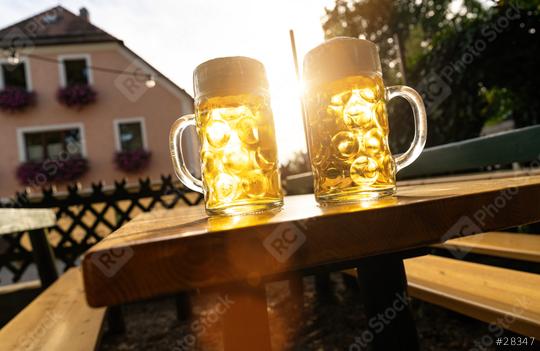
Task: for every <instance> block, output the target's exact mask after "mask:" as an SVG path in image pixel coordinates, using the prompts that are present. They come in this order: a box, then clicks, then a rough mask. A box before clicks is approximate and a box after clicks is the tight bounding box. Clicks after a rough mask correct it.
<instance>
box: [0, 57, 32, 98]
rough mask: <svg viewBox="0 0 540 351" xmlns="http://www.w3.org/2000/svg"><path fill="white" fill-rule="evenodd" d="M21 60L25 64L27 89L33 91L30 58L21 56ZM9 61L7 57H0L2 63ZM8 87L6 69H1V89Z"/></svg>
mask: <svg viewBox="0 0 540 351" xmlns="http://www.w3.org/2000/svg"><path fill="white" fill-rule="evenodd" d="M19 60H20V62H21V63H22V64H24V75H25V77H24V78H25V79H26V91H32V75H31V73H30V60H28V57H25V56H23V57H21V58H20V59H19ZM5 63H8V59H7V58H0V64H2V65H3V64H5ZM5 87H6V84H5V81H4V71H3V70H2V69H0V89H4V88H5Z"/></svg>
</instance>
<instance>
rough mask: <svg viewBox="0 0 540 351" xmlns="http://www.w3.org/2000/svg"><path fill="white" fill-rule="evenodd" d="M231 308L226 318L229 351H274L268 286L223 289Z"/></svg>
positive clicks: (226, 344)
mask: <svg viewBox="0 0 540 351" xmlns="http://www.w3.org/2000/svg"><path fill="white" fill-rule="evenodd" d="M223 296H226V299H227V300H230V306H228V309H226V310H225V314H224V316H223V348H224V350H225V351H252V350H257V351H272V344H271V338H270V327H269V325H268V314H267V308H268V307H267V304H266V290H265V287H264V284H259V285H254V284H253V285H251V284H247V283H240V284H235V285H231V286H227V287H225V288H223Z"/></svg>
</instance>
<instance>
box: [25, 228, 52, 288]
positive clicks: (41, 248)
mask: <svg viewBox="0 0 540 351" xmlns="http://www.w3.org/2000/svg"><path fill="white" fill-rule="evenodd" d="M28 234H29V236H30V243H31V244H32V255H33V256H34V262H35V263H36V266H37V269H38V273H39V278H40V280H41V285H42V287H43V288H47V287H48V286H49V285H51V284H52V283H53V282H54V281H55V280H56V279H58V272H57V271H56V265H55V263H54V254H53V252H52V249H51V246H50V245H49V241H48V240H47V231H46V230H45V229H35V230H30V231H29V232H28Z"/></svg>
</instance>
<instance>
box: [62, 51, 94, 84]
mask: <svg viewBox="0 0 540 351" xmlns="http://www.w3.org/2000/svg"><path fill="white" fill-rule="evenodd" d="M60 83H61V85H62V86H63V87H66V86H74V85H90V84H92V75H91V71H90V56H88V55H78V56H71V55H70V56H64V57H61V58H60Z"/></svg>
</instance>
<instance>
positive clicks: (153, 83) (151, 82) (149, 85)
mask: <svg viewBox="0 0 540 351" xmlns="http://www.w3.org/2000/svg"><path fill="white" fill-rule="evenodd" d="M144 84H146V87H147V88H153V87H155V86H156V81H155V80H154V76H148V79H147V80H146V82H145V83H144Z"/></svg>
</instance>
